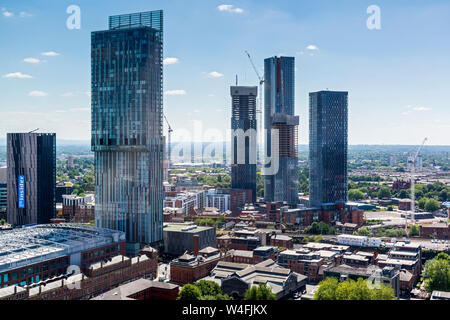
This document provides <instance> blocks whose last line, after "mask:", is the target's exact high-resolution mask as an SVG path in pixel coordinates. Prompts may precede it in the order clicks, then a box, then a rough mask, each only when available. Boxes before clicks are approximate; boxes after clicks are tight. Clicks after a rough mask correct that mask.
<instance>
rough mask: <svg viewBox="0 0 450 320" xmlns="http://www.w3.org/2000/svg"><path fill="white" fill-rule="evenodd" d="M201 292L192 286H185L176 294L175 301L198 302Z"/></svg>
mask: <svg viewBox="0 0 450 320" xmlns="http://www.w3.org/2000/svg"><path fill="white" fill-rule="evenodd" d="M201 297H202V291H201V290H200V289H199V288H198V287H197V286H195V285H193V284H186V285H184V286H183V288H182V289H181V291H180V293H179V294H178V298H177V300H200V299H201Z"/></svg>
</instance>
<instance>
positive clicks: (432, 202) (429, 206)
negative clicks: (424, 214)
mask: <svg viewBox="0 0 450 320" xmlns="http://www.w3.org/2000/svg"><path fill="white" fill-rule="evenodd" d="M440 208H441V204H440V203H439V201H437V200H436V199H428V200H427V202H426V203H425V211H428V212H434V211H437V210H439V209H440Z"/></svg>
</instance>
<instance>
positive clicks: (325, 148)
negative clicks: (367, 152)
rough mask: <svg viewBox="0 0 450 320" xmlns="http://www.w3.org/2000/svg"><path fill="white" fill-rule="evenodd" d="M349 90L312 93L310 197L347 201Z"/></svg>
mask: <svg viewBox="0 0 450 320" xmlns="http://www.w3.org/2000/svg"><path fill="white" fill-rule="evenodd" d="M347 134H348V92H336V91H319V92H313V93H310V94H309V200H310V206H312V207H320V206H322V205H323V204H331V203H338V202H346V201H347V188H348V186H347V150H348V140H347V139H348V138H347Z"/></svg>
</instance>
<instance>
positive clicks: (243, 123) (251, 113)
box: [230, 86, 258, 202]
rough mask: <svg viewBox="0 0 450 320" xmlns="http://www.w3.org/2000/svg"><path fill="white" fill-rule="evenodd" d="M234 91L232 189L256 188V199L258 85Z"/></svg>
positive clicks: (254, 189) (232, 107)
mask: <svg viewBox="0 0 450 320" xmlns="http://www.w3.org/2000/svg"><path fill="white" fill-rule="evenodd" d="M230 93H231V98H232V106H231V130H232V137H231V138H232V140H231V144H232V146H231V147H232V149H231V152H232V157H231V158H232V159H231V188H232V189H244V190H252V201H253V202H254V201H256V156H257V150H256V145H257V120H256V97H257V95H258V87H243V86H232V87H231V88H230Z"/></svg>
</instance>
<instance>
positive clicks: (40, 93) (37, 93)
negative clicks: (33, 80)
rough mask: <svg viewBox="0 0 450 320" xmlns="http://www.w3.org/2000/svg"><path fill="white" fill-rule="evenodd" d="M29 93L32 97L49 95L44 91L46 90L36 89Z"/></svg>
mask: <svg viewBox="0 0 450 320" xmlns="http://www.w3.org/2000/svg"><path fill="white" fill-rule="evenodd" d="M28 95H29V96H30V97H46V96H48V93H47V92H44V91H39V90H34V91H31V92H30V93H29V94H28Z"/></svg>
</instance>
